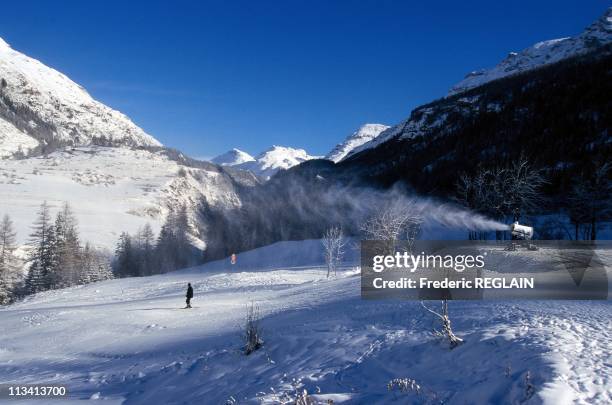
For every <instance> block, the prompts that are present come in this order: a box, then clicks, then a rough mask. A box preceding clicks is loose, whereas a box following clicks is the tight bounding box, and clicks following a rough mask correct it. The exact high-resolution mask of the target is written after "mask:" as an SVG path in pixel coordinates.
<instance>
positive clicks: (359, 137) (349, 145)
mask: <svg viewBox="0 0 612 405" xmlns="http://www.w3.org/2000/svg"><path fill="white" fill-rule="evenodd" d="M388 128H389V127H388V126H387V125H383V124H365V125H363V126H361V128H359V129H358V130H357V131H355V132H353V133H352V134H351V135H349V136H347V137H346V139H345V140H344V141H343V142H342V143H339V144H338V145H336V147H335V148H334V149H333V150H332V151H331V152H329V153H328V154H327V156H325V159H327V160H331V161H333V162H335V163H337V162H339V161H341V160H342V159H344V158H345V157H346V156H348V155H350V154H351V153H352V151H353V150H354V149H355V148H357V147H359V146H361V145H363V144H364V143H366V142H369V141H371V140H372V139H374V138H376V137H377V136H378V135H380V133H381V132H382V131H384V130H386V129H388Z"/></svg>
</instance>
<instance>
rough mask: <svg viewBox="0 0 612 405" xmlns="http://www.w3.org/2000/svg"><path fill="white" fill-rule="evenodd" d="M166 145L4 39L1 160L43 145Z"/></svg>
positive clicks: (0, 89)
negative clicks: (17, 152)
mask: <svg viewBox="0 0 612 405" xmlns="http://www.w3.org/2000/svg"><path fill="white" fill-rule="evenodd" d="M91 143H97V144H102V145H108V144H112V145H128V146H160V145H161V144H160V143H159V142H158V141H157V140H156V139H155V138H153V137H152V136H150V135H148V134H146V133H145V132H144V131H143V130H142V129H141V128H139V127H138V126H136V125H135V124H134V123H133V122H132V121H130V119H129V118H128V117H126V116H125V115H123V114H122V113H120V112H118V111H115V110H113V109H111V108H109V107H107V106H105V105H104V104H102V103H99V102H97V101H96V100H94V99H93V98H92V97H91V96H90V95H89V94H88V93H87V91H85V89H83V88H82V87H81V86H79V85H78V84H76V83H75V82H73V81H72V80H70V79H69V78H68V77H66V76H65V75H64V74H62V73H60V72H58V71H57V70H55V69H52V68H50V67H48V66H45V65H44V64H42V63H41V62H39V61H37V60H35V59H32V58H30V57H28V56H26V55H24V54H22V53H20V52H18V51H16V50H14V49H12V48H11V47H10V46H9V45H8V44H7V43H6V42H5V41H4V40H2V39H0V157H3V156H5V157H6V156H10V155H11V154H13V153H14V152H16V151H19V150H21V151H22V152H24V153H26V152H28V151H29V150H31V149H33V148H34V147H36V146H38V145H39V144H42V145H41V146H44V145H47V146H48V147H52V146H54V145H89V144H91Z"/></svg>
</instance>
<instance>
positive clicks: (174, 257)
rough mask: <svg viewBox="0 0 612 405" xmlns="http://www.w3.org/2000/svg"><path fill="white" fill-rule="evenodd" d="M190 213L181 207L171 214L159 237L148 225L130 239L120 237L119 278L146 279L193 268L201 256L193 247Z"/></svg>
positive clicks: (116, 267) (116, 266)
mask: <svg viewBox="0 0 612 405" xmlns="http://www.w3.org/2000/svg"><path fill="white" fill-rule="evenodd" d="M190 233H191V232H190V225H189V216H188V214H187V209H186V208H185V207H184V206H181V207H180V208H179V209H178V210H173V211H170V212H169V213H168V215H167V217H166V221H165V222H164V224H163V225H162V227H161V230H160V232H159V236H158V237H157V238H155V234H154V233H153V230H152V229H151V226H150V225H149V224H146V225H145V226H143V227H142V228H140V229H139V230H138V232H136V234H134V235H130V234H129V233H127V232H123V233H122V234H121V236H120V237H119V241H118V243H117V247H116V249H115V258H114V261H113V269H114V273H115V275H116V276H117V277H143V276H151V275H154V274H162V273H167V272H169V271H173V270H178V269H181V268H185V267H189V266H193V265H195V264H198V263H200V262H201V259H202V254H201V253H200V252H199V251H198V250H197V249H196V248H194V247H193V245H192V243H191V236H190Z"/></svg>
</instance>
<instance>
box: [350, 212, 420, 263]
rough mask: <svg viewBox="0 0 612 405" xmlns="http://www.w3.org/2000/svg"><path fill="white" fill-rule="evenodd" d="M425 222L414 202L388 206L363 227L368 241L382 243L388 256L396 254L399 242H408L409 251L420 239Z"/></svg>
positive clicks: (362, 229)
mask: <svg viewBox="0 0 612 405" xmlns="http://www.w3.org/2000/svg"><path fill="white" fill-rule="evenodd" d="M422 222H423V219H422V216H421V212H420V209H419V208H418V207H417V205H416V203H415V202H414V201H412V200H409V201H400V202H394V203H391V204H388V205H387V206H386V207H384V208H383V209H381V210H380V211H379V212H377V213H376V214H374V215H373V216H371V217H370V219H368V220H367V221H366V222H365V223H364V224H363V225H362V227H361V231H362V232H363V234H364V235H365V237H366V239H368V240H375V241H381V242H383V244H384V249H385V251H386V253H387V254H394V253H395V250H396V247H397V241H398V240H406V241H408V243H409V245H408V249H410V248H411V247H412V243H413V242H414V240H415V239H416V238H417V237H418V235H419V233H420V230H421V224H422Z"/></svg>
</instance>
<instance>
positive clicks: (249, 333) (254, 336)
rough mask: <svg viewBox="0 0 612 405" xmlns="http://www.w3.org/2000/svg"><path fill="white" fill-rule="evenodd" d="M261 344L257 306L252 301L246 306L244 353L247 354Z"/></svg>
mask: <svg viewBox="0 0 612 405" xmlns="http://www.w3.org/2000/svg"><path fill="white" fill-rule="evenodd" d="M262 345H263V339H262V330H261V325H260V315H259V307H258V306H257V305H255V304H254V303H251V304H250V305H248V306H247V314H246V322H245V328H244V354H246V355H247V356H248V355H249V354H251V353H253V352H254V351H255V350H257V349H259V348H260V347H261V346H262Z"/></svg>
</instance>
